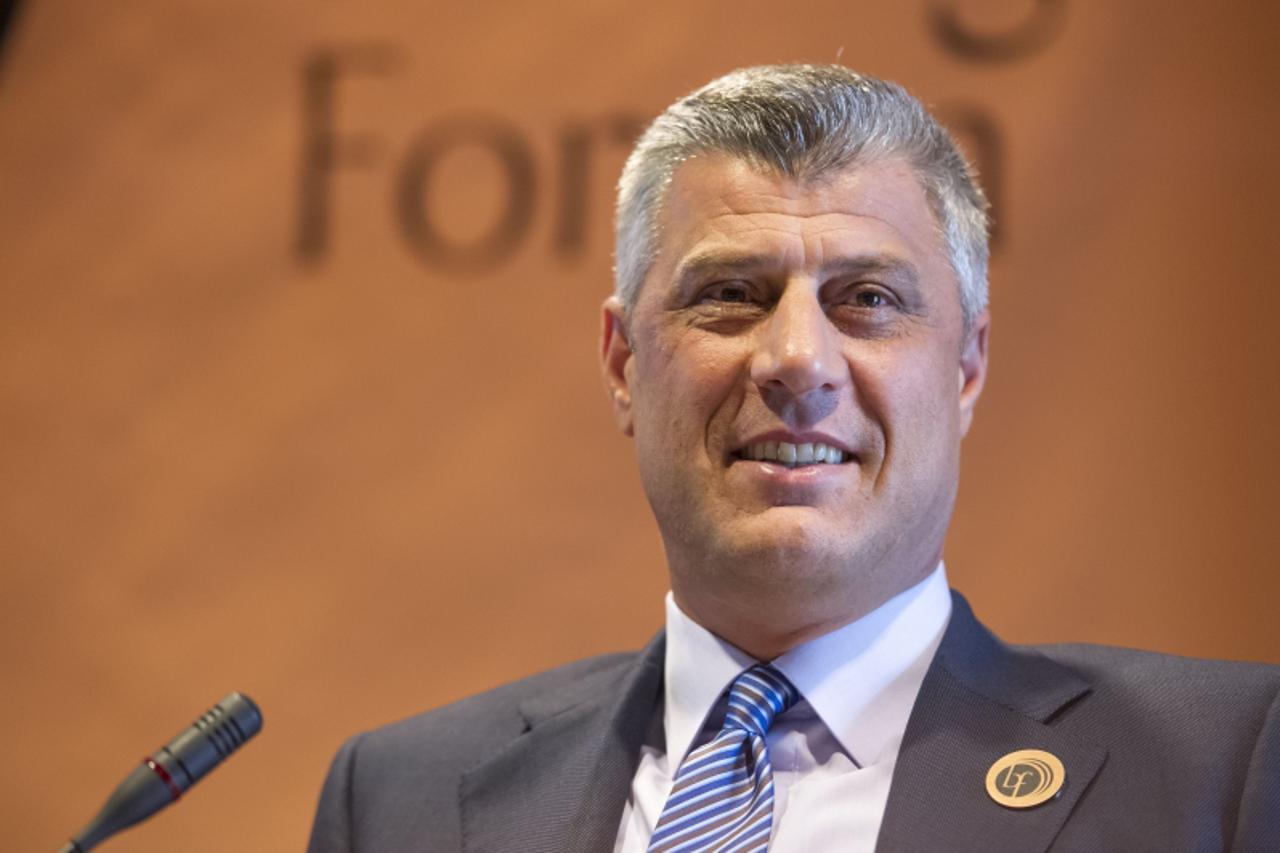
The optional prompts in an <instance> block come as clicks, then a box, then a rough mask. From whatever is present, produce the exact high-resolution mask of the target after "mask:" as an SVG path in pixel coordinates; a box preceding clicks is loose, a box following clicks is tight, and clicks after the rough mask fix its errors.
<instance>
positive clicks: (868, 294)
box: [853, 290, 889, 308]
mask: <svg viewBox="0 0 1280 853" xmlns="http://www.w3.org/2000/svg"><path fill="white" fill-rule="evenodd" d="M853 304H855V305H857V306H858V307H859V308H884V307H885V306H887V305H888V304H889V298H888V297H887V296H885V295H884V294H883V293H881V292H880V291H878V290H859V291H858V292H857V293H855V294H854V296H853Z"/></svg>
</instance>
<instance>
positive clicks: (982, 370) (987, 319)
mask: <svg viewBox="0 0 1280 853" xmlns="http://www.w3.org/2000/svg"><path fill="white" fill-rule="evenodd" d="M990 330H991V312H990V311H983V312H982V313H981V314H979V315H978V316H977V317H974V318H973V325H972V326H971V327H970V329H969V334H968V336H967V337H966V338H965V342H964V347H963V348H962V349H961V351H960V434H961V435H965V434H966V433H968V432H969V425H970V424H972V423H973V407H974V406H975V405H977V402H978V397H979V396H980V395H981V394H982V386H983V385H985V384H986V381H987V334H988V332H989V331H990Z"/></svg>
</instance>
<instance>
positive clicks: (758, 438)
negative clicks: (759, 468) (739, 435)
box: [732, 429, 857, 456]
mask: <svg viewBox="0 0 1280 853" xmlns="http://www.w3.org/2000/svg"><path fill="white" fill-rule="evenodd" d="M768 441H785V442H787V443H788V444H819V443H821V444H825V445H828V446H830V447H834V448H836V449H837V450H840V451H843V452H844V453H845V455H847V456H856V455H857V454H856V453H854V451H853V448H851V447H850V446H849V445H848V444H846V443H845V442H843V441H841V440H840V439H838V438H836V437H835V436H833V435H828V434H827V433H825V432H813V431H809V432H790V431H788V430H785V429H775V430H770V431H768V432H762V433H757V434H755V435H752V436H751V437H750V438H748V439H746V440H745V441H740V442H738V443H737V444H735V445H734V446H733V450H732V452H733V453H741V452H742V451H743V450H745V449H746V448H748V447H750V446H751V445H753V444H763V443H765V442H768Z"/></svg>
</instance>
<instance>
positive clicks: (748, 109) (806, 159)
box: [614, 65, 988, 326]
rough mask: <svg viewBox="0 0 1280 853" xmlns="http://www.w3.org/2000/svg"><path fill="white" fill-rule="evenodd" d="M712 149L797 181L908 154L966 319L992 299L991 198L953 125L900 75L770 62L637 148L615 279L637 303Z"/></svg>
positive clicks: (620, 221) (709, 90)
mask: <svg viewBox="0 0 1280 853" xmlns="http://www.w3.org/2000/svg"><path fill="white" fill-rule="evenodd" d="M711 152H724V153H726V154H730V155H733V156H736V157H740V158H742V159H745V160H747V161H749V162H752V163H754V164H755V165H757V166H760V167H763V168H768V169H773V170H776V171H777V172H778V173H779V174H781V175H784V176H786V177H789V178H792V179H793V180H808V179H813V178H820V177H822V176H824V175H828V174H831V173H833V172H836V171H840V170H842V169H845V168H849V167H851V166H854V165H856V164H861V163H866V162H870V161H872V160H873V159H883V158H888V157H902V158H903V159H905V160H906V161H907V163H908V164H909V165H910V166H911V167H912V168H913V170H914V171H915V173H916V175H917V177H918V179H919V180H920V184H921V186H922V188H923V189H924V192H925V196H926V198H927V199H928V201H929V206H930V207H931V208H932V210H933V214H934V218H935V219H936V221H937V223H938V227H939V232H940V236H941V238H942V240H943V241H944V245H945V247H946V251H947V256H948V259H949V260H950V262H951V268H952V270H953V271H954V272H955V275H956V280H957V281H958V282H959V287H960V304H961V307H962V309H963V311H964V318H965V323H966V326H967V325H968V324H969V323H970V322H971V321H972V320H973V318H974V317H975V316H977V314H978V313H979V312H980V311H982V309H983V308H985V307H986V305H987V258H988V250H987V200H986V197H985V196H984V195H983V192H982V188H981V187H980V186H979V185H978V181H977V177H976V174H975V172H974V170H973V168H972V167H971V166H970V165H969V163H968V162H967V161H966V160H965V158H964V155H963V154H961V153H960V149H959V148H958V147H957V146H956V143H955V141H954V140H953V139H952V138H951V136H950V134H948V133H947V131H946V130H945V129H943V127H942V126H941V125H939V124H938V122H937V121H935V120H934V118H933V117H932V116H931V115H929V113H928V111H927V110H925V108H924V106H923V105H922V104H921V103H920V102H919V101H917V100H916V99H915V98H914V97H912V96H911V95H910V94H908V92H907V91H906V90H905V89H903V88H902V87H901V86H899V85H897V84H896V83H891V82H888V81H885V80H877V79H876V78H874V77H868V76H865V75H863V74H858V73H857V72H855V71H851V70H850V69H848V68H844V67H842V66H839V65H767V66H759V67H756V68H744V69H740V70H738V71H734V72H732V73H730V74H727V75H725V76H724V77H721V78H719V79H718V80H713V81H712V82H710V83H708V84H707V85H706V86H703V87H702V88H701V89H699V90H698V91H696V92H694V93H693V94H691V95H688V96H686V97H684V98H681V99H680V100H678V101H676V102H675V103H674V104H672V105H671V106H670V107H668V108H667V110H666V111H665V112H664V113H662V115H660V116H658V118H657V119H655V120H654V122H653V124H651V125H649V127H648V129H647V130H645V132H644V134H643V135H641V137H640V140H639V141H638V142H637V143H636V146H635V148H634V149H633V150H632V152H631V156H630V157H628V158H627V163H626V166H624V167H623V169H622V177H621V179H619V181H618V203H617V220H616V242H617V248H616V254H617V258H616V260H617V265H616V267H615V269H614V287H615V293H616V294H617V296H618V298H619V299H620V300H621V301H622V304H623V306H624V307H625V309H626V311H627V312H628V313H630V311H631V308H632V307H634V305H635V302H636V299H637V297H638V296H639V293H640V287H641V285H642V284H643V283H644V280H645V277H646V276H647V275H648V273H649V268H650V266H652V264H653V260H654V257H655V256H656V255H657V246H658V238H659V234H658V217H659V213H660V211H661V209H662V205H663V201H664V199H665V198H666V193H667V188H668V186H669V184H670V182H671V177H672V175H673V174H674V173H675V171H676V169H677V168H678V167H679V165H680V164H681V163H683V162H684V161H685V160H687V159H689V158H690V157H694V156H696V155H698V154H705V153H711Z"/></svg>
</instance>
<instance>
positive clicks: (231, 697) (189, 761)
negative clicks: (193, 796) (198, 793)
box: [149, 691, 262, 800]
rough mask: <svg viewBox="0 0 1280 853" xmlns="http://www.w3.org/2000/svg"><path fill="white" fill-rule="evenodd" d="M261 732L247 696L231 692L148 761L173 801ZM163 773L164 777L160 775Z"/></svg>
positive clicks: (257, 713)
mask: <svg viewBox="0 0 1280 853" xmlns="http://www.w3.org/2000/svg"><path fill="white" fill-rule="evenodd" d="M261 729H262V712H261V711H260V710H258V706H257V704H255V703H254V701H253V700H252V699H250V698H249V697H248V696H246V695H244V694H243V693H240V692H238V691H233V692H231V693H229V694H227V696H226V697H225V698H223V700H222V701H221V702H219V703H218V704H216V705H214V706H213V707H212V708H210V709H209V710H208V711H206V712H205V713H204V715H203V716H201V717H200V719H198V720H196V721H195V722H194V723H192V724H191V726H190V728H187V729H186V730H184V731H183V732H182V733H181V734H179V735H178V736H177V737H175V738H174V739H173V740H171V741H169V743H168V744H166V745H165V746H163V747H161V748H160V749H159V750H158V751H157V752H156V753H155V754H154V755H151V756H150V758H149V760H150V761H152V762H154V763H155V764H156V765H157V767H153V768H152V769H153V770H156V772H157V773H159V774H160V775H161V777H162V778H163V777H164V776H166V775H167V776H168V779H166V781H167V782H168V781H171V782H172V786H171V787H172V788H174V789H176V790H174V791H173V794H174V799H175V800H176V799H177V798H178V797H179V796H181V795H182V794H183V792H185V791H186V790H187V789H188V788H190V787H191V786H192V785H194V784H195V783H196V782H197V781H198V780H199V779H200V778H201V777H203V776H204V775H205V774H206V773H208V772H209V771H210V770H212V769H213V768H214V767H216V766H217V765H218V764H219V763H221V762H222V760H223V759H225V758H226V757H227V756H229V755H231V753H233V752H235V751H236V750H237V749H239V748H240V747H241V746H242V745H243V744H244V742H245V741H247V740H248V739H249V738H251V737H253V736H254V735H256V734H257V733H258V732H259V731H261ZM161 770H163V773H161V772H160V771H161Z"/></svg>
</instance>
